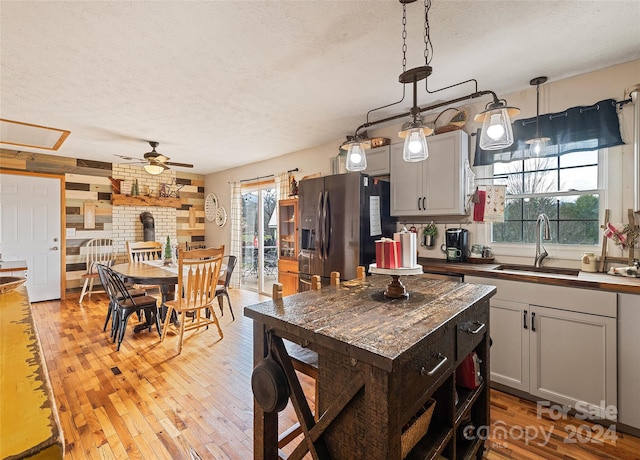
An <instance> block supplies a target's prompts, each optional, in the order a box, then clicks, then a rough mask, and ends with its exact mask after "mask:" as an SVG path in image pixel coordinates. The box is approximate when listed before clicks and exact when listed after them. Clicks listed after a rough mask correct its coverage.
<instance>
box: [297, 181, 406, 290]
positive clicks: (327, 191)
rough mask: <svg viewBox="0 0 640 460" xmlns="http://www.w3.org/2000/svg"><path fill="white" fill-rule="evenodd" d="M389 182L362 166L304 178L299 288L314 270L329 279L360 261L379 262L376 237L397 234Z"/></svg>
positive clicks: (349, 275)
mask: <svg viewBox="0 0 640 460" xmlns="http://www.w3.org/2000/svg"><path fill="white" fill-rule="evenodd" d="M389 190H390V189H389V182H386V181H382V180H379V179H373V178H370V177H369V176H367V175H366V174H362V173H359V172H354V173H348V174H337V175H333V176H326V177H318V178H313V179H307V180H303V181H300V184H299V198H298V206H299V208H300V209H299V211H300V227H299V232H298V243H299V247H300V253H299V255H298V268H299V271H300V286H299V290H300V291H304V290H308V289H309V286H310V280H311V276H312V275H320V276H321V277H322V278H323V283H328V281H329V278H330V276H331V272H332V271H337V272H340V278H341V279H343V280H348V279H353V278H355V277H356V267H357V266H358V265H364V266H365V267H367V268H368V266H369V264H370V263H373V262H375V259H376V249H375V240H377V239H380V238H381V237H382V236H386V237H389V238H392V237H393V232H394V231H395V228H396V226H395V218H392V217H391V215H390V208H389V203H390V198H389V197H390V191H389Z"/></svg>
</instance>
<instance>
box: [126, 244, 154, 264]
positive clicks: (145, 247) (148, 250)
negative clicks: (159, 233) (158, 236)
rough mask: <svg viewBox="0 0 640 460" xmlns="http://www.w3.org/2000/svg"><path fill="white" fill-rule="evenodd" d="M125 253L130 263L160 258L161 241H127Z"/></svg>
mask: <svg viewBox="0 0 640 460" xmlns="http://www.w3.org/2000/svg"><path fill="white" fill-rule="evenodd" d="M127 254H129V262H130V263H135V262H144V261H147V260H159V259H161V258H162V243H158V242H157V241H136V242H132V241H127Z"/></svg>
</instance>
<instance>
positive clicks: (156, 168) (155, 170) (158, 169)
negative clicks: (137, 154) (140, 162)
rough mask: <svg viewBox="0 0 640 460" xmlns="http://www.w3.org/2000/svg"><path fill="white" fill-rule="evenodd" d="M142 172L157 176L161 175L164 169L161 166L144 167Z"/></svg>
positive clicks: (150, 165)
mask: <svg viewBox="0 0 640 460" xmlns="http://www.w3.org/2000/svg"><path fill="white" fill-rule="evenodd" d="M144 170H145V171H147V172H148V173H149V174H152V175H154V176H157V175H158V174H162V173H163V171H164V168H163V167H162V166H159V165H152V164H149V165H144Z"/></svg>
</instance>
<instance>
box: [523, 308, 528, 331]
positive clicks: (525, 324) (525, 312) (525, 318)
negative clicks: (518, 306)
mask: <svg viewBox="0 0 640 460" xmlns="http://www.w3.org/2000/svg"><path fill="white" fill-rule="evenodd" d="M523 321H524V328H525V329H528V327H527V310H525V311H524V318H523Z"/></svg>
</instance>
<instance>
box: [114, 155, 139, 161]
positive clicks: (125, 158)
mask: <svg viewBox="0 0 640 460" xmlns="http://www.w3.org/2000/svg"><path fill="white" fill-rule="evenodd" d="M114 155H115V156H117V157H120V158H122V159H123V160H128V161H142V162H144V161H146V160H144V159H142V158H134V157H129V156H127V155H118V154H117V153H114Z"/></svg>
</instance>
